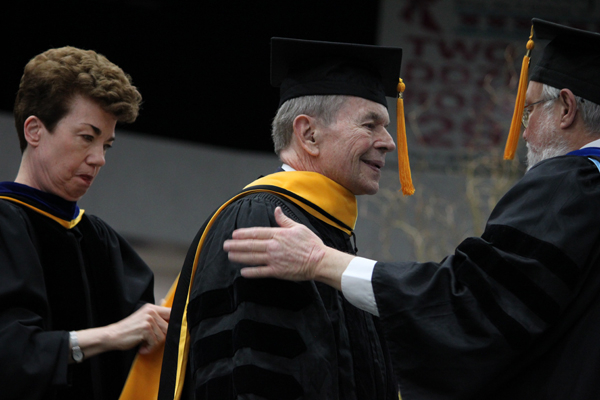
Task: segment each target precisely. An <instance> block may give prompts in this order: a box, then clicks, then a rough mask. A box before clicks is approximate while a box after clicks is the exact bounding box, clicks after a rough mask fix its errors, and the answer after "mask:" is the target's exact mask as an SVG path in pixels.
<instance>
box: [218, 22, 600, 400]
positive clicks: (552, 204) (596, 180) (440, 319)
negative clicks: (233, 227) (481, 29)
mask: <svg viewBox="0 0 600 400" xmlns="http://www.w3.org/2000/svg"><path fill="white" fill-rule="evenodd" d="M533 30H534V31H535V35H536V37H537V38H539V39H550V40H551V41H550V42H549V44H548V45H547V46H546V48H545V50H544V54H543V57H542V59H541V61H540V63H539V64H538V65H537V66H536V67H535V68H534V70H533V72H532V76H531V82H530V83H529V88H528V89H527V92H526V96H524V103H526V105H525V104H523V102H521V103H520V107H517V112H516V113H515V114H516V115H517V116H518V117H519V119H522V123H523V125H524V126H525V128H526V129H525V131H524V133H523V137H524V138H525V140H526V141H527V147H528V162H529V170H528V172H527V173H526V174H525V176H524V177H523V179H521V180H520V181H519V182H518V183H517V184H516V185H515V186H514V187H513V188H512V189H511V190H510V191H509V192H508V193H507V194H506V195H505V196H504V197H503V198H502V199H501V200H500V202H499V203H498V205H497V206H496V208H495V209H494V211H493V213H492V215H491V216H490V218H489V220H488V223H487V226H486V229H485V232H484V234H483V235H482V237H480V238H469V239H466V240H465V241H463V242H462V243H461V244H460V245H459V246H458V247H457V249H456V251H455V254H454V255H450V256H448V257H447V258H446V259H444V260H443V261H442V262H441V263H435V262H430V263H416V262H398V263H384V262H376V261H373V260H366V259H361V258H358V257H354V256H352V255H349V254H344V253H341V252H338V251H335V250H333V249H331V248H328V247H326V246H325V245H324V244H323V243H322V242H320V241H319V240H318V239H317V238H315V237H314V236H313V235H311V234H310V232H308V231H306V230H305V229H303V227H301V226H298V225H297V224H295V223H294V222H293V221H291V220H290V219H287V218H285V216H283V214H282V213H281V211H280V210H277V211H276V218H277V221H278V223H279V224H280V225H282V226H284V227H285V228H279V229H265V228H258V229H246V230H241V231H236V232H234V234H233V237H234V239H238V240H234V241H228V242H226V243H225V245H224V247H225V249H227V250H229V251H232V252H231V253H230V259H232V260H235V261H238V262H244V263H248V264H254V265H261V266H262V267H257V268H247V269H244V270H243V271H242V275H243V276H245V277H266V276H274V277H279V278H285V279H291V280H302V279H307V278H310V279H315V280H317V281H321V282H325V283H328V284H330V285H332V286H334V287H337V288H338V289H341V290H342V291H343V293H344V295H345V296H346V298H347V299H349V300H350V301H351V302H352V303H353V304H355V305H357V306H358V307H360V308H362V309H364V310H367V311H369V312H371V313H372V314H375V315H379V316H380V318H381V322H382V326H383V328H384V332H385V336H386V339H387V340H388V343H389V345H390V350H391V352H392V357H393V361H394V367H395V368H396V372H397V373H398V375H399V379H400V389H401V394H402V397H403V399H405V400H410V399H427V400H435V399H486V400H489V399H513V400H515V399H528V400H531V399H545V400H552V399H557V400H558V399H561V400H562V399H596V398H599V397H600V384H599V383H598V360H600V346H598V339H597V338H598V337H599V336H600V106H599V104H600V74H599V73H598V71H600V55H598V48H599V46H600V35H598V34H595V33H590V32H585V31H581V30H576V29H571V28H568V27H565V26H561V25H557V24H553V23H550V22H546V21H541V20H537V19H534V20H533ZM532 47H533V43H532V42H530V43H529V44H528V48H529V49H531V48H532ZM527 61H528V58H526V62H525V63H524V66H525V67H526V66H527V65H528V64H527ZM525 87H526V86H525V85H523V86H522V88H523V95H525V93H524V90H525ZM523 111H524V112H523ZM517 132H518V130H517ZM292 260H293V262H290V261H292Z"/></svg>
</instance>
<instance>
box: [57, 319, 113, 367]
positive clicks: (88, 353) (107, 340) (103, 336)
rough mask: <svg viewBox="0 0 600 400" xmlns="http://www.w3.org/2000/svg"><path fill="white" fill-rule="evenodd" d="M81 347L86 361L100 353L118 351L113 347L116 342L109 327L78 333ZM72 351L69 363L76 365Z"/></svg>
mask: <svg viewBox="0 0 600 400" xmlns="http://www.w3.org/2000/svg"><path fill="white" fill-rule="evenodd" d="M75 333H77V340H78V341H79V347H80V348H81V351H82V352H83V354H84V359H87V358H90V357H93V356H95V355H98V354H100V353H104V352H106V351H110V350H116V349H115V348H113V347H112V344H113V343H114V340H112V336H111V335H110V329H109V327H106V326H104V327H101V328H91V329H85V330H81V331H76V332H75ZM74 362H75V361H73V357H72V355H71V351H70V350H69V363H70V364H71V363H74Z"/></svg>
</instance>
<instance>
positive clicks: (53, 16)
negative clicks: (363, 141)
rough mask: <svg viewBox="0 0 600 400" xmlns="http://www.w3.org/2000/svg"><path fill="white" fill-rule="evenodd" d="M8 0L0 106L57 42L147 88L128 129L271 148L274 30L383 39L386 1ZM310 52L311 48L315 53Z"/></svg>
mask: <svg viewBox="0 0 600 400" xmlns="http://www.w3.org/2000/svg"><path fill="white" fill-rule="evenodd" d="M11 3H13V4H8V5H3V6H2V7H3V10H4V11H3V12H1V15H0V37H1V38H2V49H3V53H4V56H3V57H2V58H3V60H2V63H1V67H0V68H1V72H2V80H1V81H2V84H1V85H2V86H1V87H2V90H1V91H0V96H1V98H0V109H1V110H4V111H8V112H12V107H13V101H14V97H15V93H16V91H17V89H18V85H19V79H20V77H21V75H22V71H23V67H24V66H25V64H26V63H27V62H28V61H29V59H31V58H32V57H33V56H35V55H36V54H39V53H41V52H43V51H45V50H47V49H49V48H52V47H61V46H65V45H71V46H75V47H80V48H84V49H92V50H95V51H97V52H99V53H102V54H104V55H105V56H107V57H108V59H109V60H111V61H112V62H114V63H115V64H117V65H119V66H120V67H121V68H123V70H124V71H125V72H126V73H128V74H130V75H131V76H132V78H133V82H134V84H135V85H136V86H137V87H138V88H139V90H140V92H141V93H142V96H143V98H144V103H143V109H142V112H141V113H140V116H139V118H138V120H137V121H136V122H135V123H134V124H132V125H127V126H124V127H123V128H124V129H127V130H129V131H133V132H141V133H144V134H149V135H159V136H163V137H168V138H173V139H176V140H187V141H193V142H198V143H204V144H211V145H217V146H227V147H234V148H239V149H246V150H255V151H264V152H271V151H272V143H271V140H270V135H269V132H270V123H271V119H272V118H273V116H274V115H275V111H276V110H277V105H278V97H279V92H278V89H276V88H272V87H271V86H270V83H269V69H270V65H269V57H270V38H271V37H273V36H281V37H291V38H298V39H312V40H327V41H340V42H351V43H362V44H375V40H376V33H377V27H376V24H377V16H378V4H379V3H378V2H377V1H373V0H370V1H364V0H344V1H328V0H321V1H315V0H304V1H287V0H279V1H273V0H269V1H214V0H210V1H197V2H194V3H191V2H181V1H165V0H138V1H135V0H125V1H116V0H98V1H53V2H50V1H43V2H42V1H19V2H16V1H15V2H11ZM307 56H308V57H309V56H310V55H307Z"/></svg>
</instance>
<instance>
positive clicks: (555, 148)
mask: <svg viewBox="0 0 600 400" xmlns="http://www.w3.org/2000/svg"><path fill="white" fill-rule="evenodd" d="M546 115H547V117H546V118H545V119H544V120H543V121H540V124H539V128H538V129H539V131H540V133H541V135H540V136H542V139H543V142H542V144H541V145H539V146H537V148H534V147H533V146H531V145H530V144H529V142H527V171H529V170H530V169H531V167H533V166H534V165H536V164H537V163H539V162H540V161H544V160H547V159H548V158H552V157H558V156H562V155H565V154H567V153H568V152H569V151H571V147H570V146H569V142H568V141H567V139H566V138H565V136H564V134H563V133H562V132H561V131H560V130H559V129H556V128H555V127H554V126H552V125H551V123H550V118H549V117H550V114H549V113H547V114H546Z"/></svg>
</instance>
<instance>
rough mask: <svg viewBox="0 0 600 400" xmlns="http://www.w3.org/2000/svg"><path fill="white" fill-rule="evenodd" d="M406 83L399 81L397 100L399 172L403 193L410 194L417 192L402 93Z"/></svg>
mask: <svg viewBox="0 0 600 400" xmlns="http://www.w3.org/2000/svg"><path fill="white" fill-rule="evenodd" d="M405 88H406V85H405V84H404V82H402V79H400V82H399V83H398V101H397V102H396V143H397V146H398V173H399V175H400V184H401V185H402V194H403V195H405V196H407V195H408V196H410V195H412V194H414V193H415V188H414V186H413V183H412V178H411V174H410V163H409V162H408V145H407V143H406V124H405V123H404V100H403V99H402V93H403V92H404V89H405Z"/></svg>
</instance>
